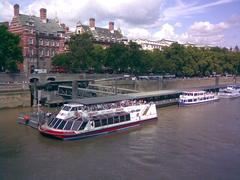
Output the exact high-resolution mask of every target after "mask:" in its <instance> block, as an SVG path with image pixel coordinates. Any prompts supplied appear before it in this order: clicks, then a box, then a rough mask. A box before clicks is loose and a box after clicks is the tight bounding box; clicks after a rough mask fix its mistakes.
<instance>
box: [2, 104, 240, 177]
mask: <svg viewBox="0 0 240 180" xmlns="http://www.w3.org/2000/svg"><path fill="white" fill-rule="evenodd" d="M239 107H240V99H234V100H228V99H225V100H220V101H218V102H214V103H209V104H202V105H198V106H192V107H181V108H179V107H177V106H172V107H167V108H162V109H158V114H159V119H158V121H155V122H151V123H148V124H145V125H144V126H141V127H137V128H135V129H131V130H128V131H123V132H119V133H114V134H110V135H105V136H99V137H96V138H88V139H84V140H76V141H59V140H54V139H49V138H46V137H43V136H41V135H40V134H39V133H38V132H37V131H36V130H34V129H32V128H30V127H26V126H21V125H18V124H16V116H17V114H18V113H19V112H21V111H27V110H28V109H10V110H0V114H1V116H0V124H1V125H0V179H1V180H2V179H7V180H9V179H31V180H32V179H44V178H45V179H70V178H71V179H104V180H105V179H124V180H125V179H144V180H145V179H239V177H240V171H239V167H240V112H239Z"/></svg>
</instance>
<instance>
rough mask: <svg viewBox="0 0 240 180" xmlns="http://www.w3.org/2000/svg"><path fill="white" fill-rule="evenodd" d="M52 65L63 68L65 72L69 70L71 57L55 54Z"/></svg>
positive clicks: (67, 54) (66, 54)
mask: <svg viewBox="0 0 240 180" xmlns="http://www.w3.org/2000/svg"><path fill="white" fill-rule="evenodd" d="M52 65H54V66H60V67H63V68H65V69H66V70H67V71H70V69H71V57H70V54H69V53H65V54H64V53H63V54H57V55H55V56H54V57H53V58H52Z"/></svg>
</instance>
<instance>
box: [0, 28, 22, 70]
mask: <svg viewBox="0 0 240 180" xmlns="http://www.w3.org/2000/svg"><path fill="white" fill-rule="evenodd" d="M22 62H23V55H22V49H21V47H20V37H19V36H16V35H14V34H12V33H10V32H8V30H7V27H5V26H3V25H2V26H0V71H5V70H8V71H10V72H16V71H17V64H18V63H22Z"/></svg>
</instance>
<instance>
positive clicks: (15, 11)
mask: <svg viewBox="0 0 240 180" xmlns="http://www.w3.org/2000/svg"><path fill="white" fill-rule="evenodd" d="M14 16H19V5H18V4H15V5H14Z"/></svg>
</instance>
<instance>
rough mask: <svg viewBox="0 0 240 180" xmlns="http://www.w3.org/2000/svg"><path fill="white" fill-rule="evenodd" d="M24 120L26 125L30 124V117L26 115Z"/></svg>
mask: <svg viewBox="0 0 240 180" xmlns="http://www.w3.org/2000/svg"><path fill="white" fill-rule="evenodd" d="M23 119H24V121H25V123H26V124H28V123H29V120H30V116H29V115H27V114H26V115H24V116H23Z"/></svg>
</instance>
